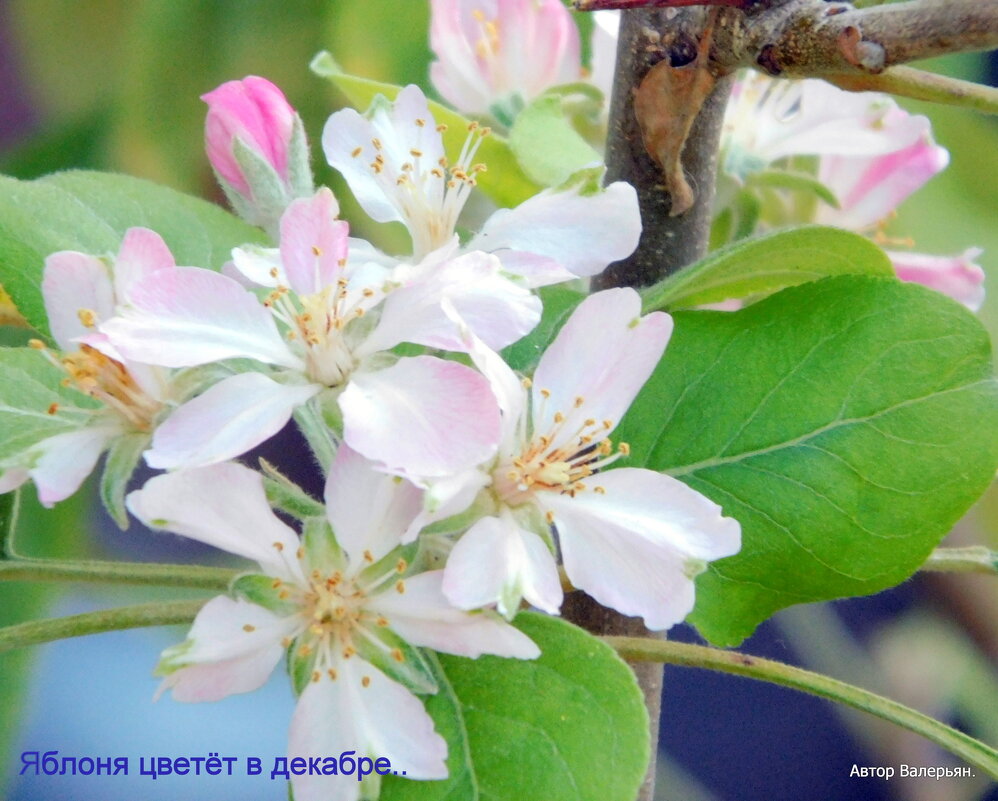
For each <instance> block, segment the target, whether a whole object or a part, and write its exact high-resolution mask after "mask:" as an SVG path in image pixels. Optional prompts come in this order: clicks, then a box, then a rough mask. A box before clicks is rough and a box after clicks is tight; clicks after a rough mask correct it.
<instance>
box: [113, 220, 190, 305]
mask: <svg viewBox="0 0 998 801" xmlns="http://www.w3.org/2000/svg"><path fill="white" fill-rule="evenodd" d="M176 266H177V263H176V261H174V258H173V254H172V253H171V252H170V248H169V247H167V245H166V242H164V241H163V237H161V236H160V235H159V234H157V233H156V232H155V231H150V230H149V229H148V228H129V229H128V230H127V231H125V236H124V239H122V241H121V249H120V250H119V251H118V258H117V259H115V260H114V289H115V293H116V294H117V296H118V302H119V303H128V302H129V297H130V292H131V288H132V286H133V285H134V284H135V283H136V282H138V281H141V280H142V279H143V278H145V277H146V276H149V275H152V274H153V273H155V272H156V271H157V270H172V269H174V268H175V267H176Z"/></svg>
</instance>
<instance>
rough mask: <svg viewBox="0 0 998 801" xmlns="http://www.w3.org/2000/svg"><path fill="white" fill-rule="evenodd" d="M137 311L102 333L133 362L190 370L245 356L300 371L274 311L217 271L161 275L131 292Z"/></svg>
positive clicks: (108, 325)
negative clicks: (214, 362) (194, 367)
mask: <svg viewBox="0 0 998 801" xmlns="http://www.w3.org/2000/svg"><path fill="white" fill-rule="evenodd" d="M130 299H131V302H132V304H133V305H132V308H125V309H123V310H122V311H121V313H120V315H119V316H118V317H114V318H112V319H111V320H108V321H107V322H105V323H103V324H102V325H101V326H100V330H101V331H102V332H103V333H105V334H107V335H108V337H110V339H111V341H112V343H113V344H114V346H115V347H116V348H117V349H118V350H119V351H120V352H121V353H123V354H124V355H125V356H126V357H127V358H129V359H135V360H136V361H140V362H146V363H147V364H159V365H162V366H164V367H191V366H193V365H198V364H207V363H208V362H213V361H218V360H220V359H228V358H231V357H239V356H243V357H246V358H250V359H258V360H259V361H262V362H266V363H268V364H276V365H280V366H282V367H291V368H295V369H301V368H302V366H303V365H302V362H301V360H300V359H299V358H298V357H297V356H295V355H294V354H293V353H292V352H291V350H290V349H289V348H288V346H287V343H286V342H285V341H284V339H283V337H282V336H281V334H280V333H279V332H278V330H277V326H276V325H275V323H274V318H273V317H271V315H270V312H269V311H268V310H267V309H266V308H265V307H264V306H263V305H262V304H261V303H260V302H259V301H258V300H257V299H256V297H255V296H254V295H253V294H252V293H251V292H248V291H247V290H245V289H244V288H243V287H241V286H240V285H239V284H238V283H237V282H236V281H234V280H232V279H231V278H228V277H226V276H224V275H221V274H220V273H216V272H213V271H212V270H204V269H201V268H198V267H178V268H177V269H175V270H159V271H157V272H155V273H153V274H152V275H150V276H148V277H147V278H145V279H144V280H142V281H139V282H137V283H136V284H134V285H133V286H132V288H131V292H130Z"/></svg>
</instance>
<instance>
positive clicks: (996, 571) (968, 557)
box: [921, 545, 998, 575]
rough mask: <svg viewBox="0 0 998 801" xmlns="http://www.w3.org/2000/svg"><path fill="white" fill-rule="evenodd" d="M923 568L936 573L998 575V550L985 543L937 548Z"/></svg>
mask: <svg viewBox="0 0 998 801" xmlns="http://www.w3.org/2000/svg"><path fill="white" fill-rule="evenodd" d="M921 570H927V571H931V572H934V573H990V574H991V575H998V552H996V551H992V550H991V549H990V548H987V547H985V546H984V545H971V546H969V547H967V548H936V549H935V550H934V551H933V552H932V553H931V554H929V558H928V559H926V560H925V564H923V565H922V567H921Z"/></svg>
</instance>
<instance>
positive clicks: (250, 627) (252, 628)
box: [243, 623, 256, 634]
mask: <svg viewBox="0 0 998 801" xmlns="http://www.w3.org/2000/svg"><path fill="white" fill-rule="evenodd" d="M243 631H245V632H246V633H247V634H251V633H252V632H254V631H256V626H253V625H250V624H249V623H247V624H246V625H245V626H243Z"/></svg>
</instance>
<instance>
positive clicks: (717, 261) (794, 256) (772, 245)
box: [642, 225, 894, 311]
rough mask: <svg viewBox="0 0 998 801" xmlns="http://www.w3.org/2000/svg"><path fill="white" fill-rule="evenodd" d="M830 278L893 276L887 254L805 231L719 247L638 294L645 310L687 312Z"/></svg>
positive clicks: (815, 229)
mask: <svg viewBox="0 0 998 801" xmlns="http://www.w3.org/2000/svg"><path fill="white" fill-rule="evenodd" d="M835 275H879V276H885V277H887V276H893V275H894V270H893V268H892V267H891V263H890V260H889V259H888V258H887V255H886V254H885V253H884V252H883V251H882V250H881V249H880V248H878V247H877V246H876V245H874V244H873V243H872V242H871V241H870V240H868V239H866V238H865V237H862V236H859V235H857V234H853V233H849V232H848V231H843V230H842V229H840V228H828V227H825V226H817V225H811V226H805V227H803V228H793V229H791V230H788V231H777V232H775V233H772V234H766V235H764V236H760V237H757V238H754V239H748V240H745V241H743V242H736V243H735V244H733V245H729V246H728V247H725V248H722V249H721V250H718V251H715V252H714V253H711V254H710V255H709V256H707V258H705V259H703V260H701V261H699V262H697V263H696V264H694V265H691V266H690V267H688V268H686V269H685V270H682V271H680V272H678V273H676V274H674V275H671V276H669V277H668V278H666V279H665V280H664V281H660V282H659V283H657V284H655V285H653V286H650V287H648V288H647V289H646V290H644V291H643V293H642V294H643V296H644V308H645V310H646V311H651V310H654V309H669V310H671V309H688V308H690V307H694V306H702V305H704V304H706V303H718V302H720V301H722V300H728V299H730V298H745V297H748V296H749V295H757V294H760V293H769V292H775V291H776V290H778V289H783V288H784V287H788V286H795V285H796V284H803V283H805V282H807V281H816V280H818V279H820V278H827V277H830V276H835Z"/></svg>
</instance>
